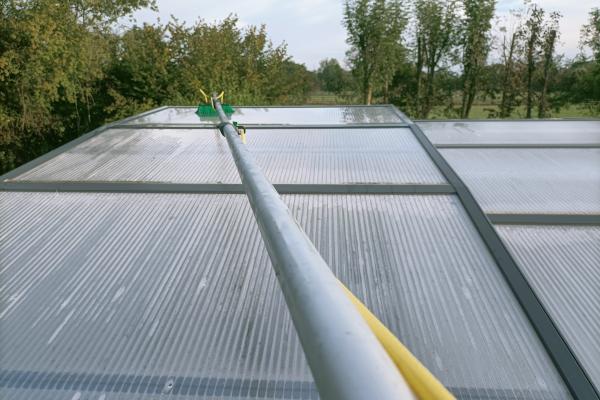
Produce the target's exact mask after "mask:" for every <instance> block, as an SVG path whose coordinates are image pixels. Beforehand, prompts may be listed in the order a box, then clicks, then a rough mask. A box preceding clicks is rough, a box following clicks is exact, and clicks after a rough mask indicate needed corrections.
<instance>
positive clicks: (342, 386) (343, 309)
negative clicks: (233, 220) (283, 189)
mask: <svg viewBox="0 0 600 400" xmlns="http://www.w3.org/2000/svg"><path fill="white" fill-rule="evenodd" d="M213 104H214V106H215V108H216V110H217V113H218V115H219V119H220V120H221V123H220V124H219V129H220V130H221V133H222V134H223V136H225V139H226V140H227V143H228V145H229V148H230V150H231V153H232V156H233V158H234V161H235V164H236V167H237V169H238V172H239V174H240V178H241V179H242V184H243V186H244V189H245V191H246V194H247V196H248V200H249V202H250V205H251V207H252V211H253V212H254V216H255V218H256V221H257V223H258V226H259V230H260V233H261V236H262V238H263V240H264V242H265V247H266V248H267V252H268V254H269V257H270V259H271V261H272V264H273V269H274V270H275V275H276V276H277V278H278V280H279V283H280V287H281V290H282V292H283V294H284V298H285V301H286V303H287V306H288V309H289V311H290V315H291V317H292V321H293V323H294V326H295V328H296V331H297V333H298V337H299V339H300V343H301V345H302V348H303V350H304V354H305V356H306V359H307V361H308V365H309V367H310V369H311V372H312V374H313V377H314V380H315V384H316V386H317V388H318V390H319V394H320V395H321V397H322V398H323V399H347V400H362V399H366V398H373V399H398V398H413V394H412V392H411V391H410V389H409V387H408V385H407V383H406V381H405V380H404V378H403V377H402V375H401V374H400V372H399V371H398V369H397V368H396V366H395V365H394V363H393V361H392V360H391V358H390V357H389V355H388V354H387V353H386V352H385V350H384V348H383V347H382V345H381V344H380V343H379V341H378V340H377V338H376V337H375V335H374V334H373V332H372V331H371V330H370V328H369V327H368V325H367V323H366V321H365V320H364V319H363V318H362V316H361V315H360V314H359V312H358V310H357V309H356V308H355V307H354V305H353V304H352V302H351V301H350V299H349V298H348V297H347V296H346V294H345V293H344V292H343V289H342V287H341V285H340V284H339V282H338V280H337V278H336V277H335V276H334V275H333V273H332V272H331V270H330V268H329V266H328V265H327V263H326V262H325V260H323V258H322V257H321V255H320V254H319V252H318V251H317V249H316V248H315V246H314V245H313V243H312V242H311V241H310V239H309V238H308V237H307V236H306V234H305V233H304V232H303V231H302V229H301V228H300V226H299V224H298V223H297V222H296V220H295V219H294V218H293V217H292V215H291V213H290V211H289V210H288V208H287V206H286V205H285V204H284V203H283V201H282V200H281V198H280V197H279V195H278V194H277V192H276V191H275V188H274V187H273V185H271V183H270V182H269V181H268V180H267V178H266V177H265V176H264V174H263V173H262V171H261V170H260V169H259V167H258V166H257V164H256V162H255V161H254V159H253V157H252V155H251V153H250V151H249V150H248V149H247V148H246V146H245V145H244V144H242V141H241V139H240V138H239V136H238V132H237V130H236V128H235V127H234V126H233V124H232V123H231V122H230V121H229V119H228V118H227V116H226V115H225V113H224V112H223V109H222V107H221V104H220V102H219V101H218V100H217V99H216V98H213Z"/></svg>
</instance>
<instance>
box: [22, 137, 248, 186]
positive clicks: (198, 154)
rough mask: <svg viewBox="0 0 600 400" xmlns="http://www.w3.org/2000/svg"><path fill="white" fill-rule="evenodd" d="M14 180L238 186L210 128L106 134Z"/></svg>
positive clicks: (225, 152) (224, 145)
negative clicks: (224, 184)
mask: <svg viewBox="0 0 600 400" xmlns="http://www.w3.org/2000/svg"><path fill="white" fill-rule="evenodd" d="M16 180H27V181H113V182H114V181H129V182H137V181H145V182H177V183H215V182H221V183H240V178H239V175H238V173H237V170H236V168H235V164H234V162H233V158H232V157H231V152H230V151H229V147H228V146H227V142H225V140H224V139H223V136H221V134H220V133H219V132H218V131H217V130H212V129H194V130H180V129H140V130H134V129H109V130H107V131H106V132H103V133H101V134H100V135H98V136H95V137H93V138H91V139H89V140H87V141H85V142H83V143H81V144H79V145H78V146H75V147H74V148H72V149H70V150H68V151H66V152H64V153H62V154H60V155H58V156H57V157H55V158H53V159H51V160H49V161H47V162H45V163H43V164H41V165H39V166H37V167H35V168H33V169H32V170H30V171H27V172H25V173H24V174H22V175H19V176H18V177H17V178H16Z"/></svg>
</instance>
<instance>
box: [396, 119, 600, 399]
mask: <svg viewBox="0 0 600 400" xmlns="http://www.w3.org/2000/svg"><path fill="white" fill-rule="evenodd" d="M394 110H395V111H396V114H397V115H398V116H399V117H400V118H402V119H403V120H404V121H406V122H407V123H408V124H409V126H410V129H411V131H412V132H413V134H414V135H415V137H416V138H417V140H418V141H419V142H420V143H421V146H423V148H424V150H425V151H426V152H427V154H429V157H430V158H431V160H432V161H433V162H434V163H435V165H436V166H437V167H438V169H439V170H440V172H442V174H443V175H444V177H445V178H446V180H447V181H448V183H450V184H451V185H452V186H453V187H454V189H455V191H456V195H457V196H458V198H459V200H460V202H461V203H462V206H463V207H464V209H465V211H466V212H467V215H468V216H469V218H470V219H471V222H472V223H473V225H474V226H475V228H476V229H477V231H478V232H479V235H480V236H481V239H482V240H483V242H484V243H485V245H486V247H487V248H488V250H489V252H490V254H491V255H492V257H493V259H494V260H495V261H496V264H497V266H498V268H499V269H500V271H501V273H502V275H503V276H504V278H505V280H506V282H507V283H508V286H509V287H510V289H511V291H512V292H513V294H514V295H515V297H516V299H517V301H518V302H519V304H520V305H521V308H522V310H523V311H524V313H525V315H526V316H527V318H528V319H529V322H530V323H531V326H532V327H533V329H534V330H535V332H536V333H537V335H538V338H539V339H540V341H541V342H542V344H543V346H544V348H545V349H546V352H547V353H548V355H549V356H550V358H551V360H552V361H553V363H554V366H555V367H556V369H557V371H558V373H559V374H560V375H561V377H562V378H563V380H564V382H565V384H566V386H567V388H568V389H569V391H570V392H571V394H572V395H573V397H574V398H575V399H578V400H592V399H596V400H598V399H600V395H599V394H598V389H597V388H596V387H595V386H594V383H593V382H592V381H591V379H590V377H589V376H588V374H587V372H586V371H585V369H584V368H583V367H582V365H581V363H580V361H579V360H578V359H577V356H576V355H575V354H574V353H573V351H572V349H571V348H570V346H569V344H568V343H567V341H566V340H565V339H564V337H563V335H562V333H561V332H560V330H559V329H558V327H557V326H556V324H555V323H554V320H553V319H552V318H551V317H550V315H549V314H548V312H547V311H546V309H545V307H544V305H543V304H542V302H541V300H540V299H539V297H538V296H537V294H536V293H535V291H534V289H533V288H532V287H531V285H530V284H529V282H528V281H527V278H526V277H525V275H524V274H523V272H522V271H521V269H520V267H519V265H518V263H517V262H516V261H515V259H514V258H513V256H512V254H511V253H510V251H509V250H508V248H507V247H506V245H505V244H504V241H503V240H502V239H501V238H500V236H499V235H498V233H497V232H496V229H495V228H494V226H493V225H492V223H491V222H490V219H489V218H488V216H487V215H486V214H485V212H484V211H483V210H482V208H481V206H480V205H479V203H478V202H477V200H476V199H475V197H474V196H473V194H472V193H471V191H470V190H469V188H468V187H467V185H466V184H465V183H464V182H463V180H462V179H461V178H460V176H459V175H458V174H457V173H456V172H455V171H454V169H453V168H452V167H451V166H450V164H449V163H448V161H446V159H445V158H444V157H443V156H442V154H441V153H440V152H439V151H438V150H437V148H436V147H435V146H434V145H433V144H432V143H431V141H430V140H429V138H428V137H427V136H426V135H425V133H424V132H423V131H422V130H421V128H420V127H419V126H418V125H417V124H416V123H415V122H413V121H411V120H410V119H409V118H408V117H407V116H406V115H405V114H404V113H402V112H401V111H400V110H398V109H397V108H396V107H394Z"/></svg>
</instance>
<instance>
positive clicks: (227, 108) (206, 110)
mask: <svg viewBox="0 0 600 400" xmlns="http://www.w3.org/2000/svg"><path fill="white" fill-rule="evenodd" d="M222 107H223V112H225V114H226V115H227V116H230V115H231V114H233V113H234V112H235V109H234V108H233V107H232V106H231V105H229V104H222ZM196 114H198V116H200V117H218V115H217V111H216V110H215V109H214V108H213V107H212V105H210V104H200V105H199V106H198V109H197V110H196Z"/></svg>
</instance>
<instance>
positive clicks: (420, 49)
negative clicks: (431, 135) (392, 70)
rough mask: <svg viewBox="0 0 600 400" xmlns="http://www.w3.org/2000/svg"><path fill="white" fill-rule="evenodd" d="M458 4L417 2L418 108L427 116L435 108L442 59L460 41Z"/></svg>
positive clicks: (449, 0)
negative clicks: (437, 73)
mask: <svg viewBox="0 0 600 400" xmlns="http://www.w3.org/2000/svg"><path fill="white" fill-rule="evenodd" d="M457 6H458V3H457V1H456V0H444V1H439V0H417V2H416V5H415V7H416V10H415V18H416V23H415V38H416V42H417V43H416V73H417V77H416V79H417V95H416V100H417V107H416V108H417V114H418V116H419V117H420V118H427V116H428V115H429V113H430V112H431V109H432V107H433V104H434V98H435V94H436V93H435V82H434V79H435V74H436V71H437V70H438V68H439V66H440V63H441V62H442V61H443V60H444V59H445V58H448V57H450V56H451V50H452V47H453V45H454V44H455V43H456V42H457V33H458V23H457V19H458V18H457ZM423 69H424V70H425V76H424V77H423ZM422 81H424V86H425V92H424V93H423V90H422V86H423V83H422Z"/></svg>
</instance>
